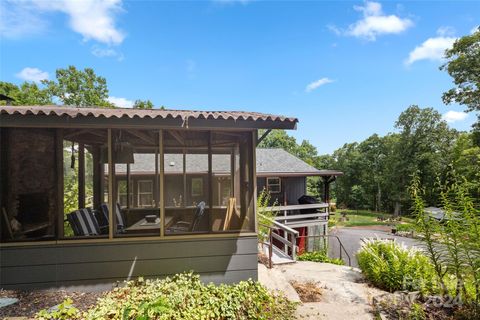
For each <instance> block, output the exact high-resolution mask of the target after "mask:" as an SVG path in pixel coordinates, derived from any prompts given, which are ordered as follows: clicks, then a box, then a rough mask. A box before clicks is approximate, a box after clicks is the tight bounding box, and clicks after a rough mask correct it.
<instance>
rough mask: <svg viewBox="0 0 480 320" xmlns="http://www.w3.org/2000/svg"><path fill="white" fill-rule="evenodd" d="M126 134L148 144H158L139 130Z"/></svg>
mask: <svg viewBox="0 0 480 320" xmlns="http://www.w3.org/2000/svg"><path fill="white" fill-rule="evenodd" d="M125 132H127V133H129V134H131V135H134V136H135V137H137V138H139V139H140V140H143V141H145V142H146V143H149V144H153V145H154V144H156V143H155V139H154V138H153V137H151V136H150V135H149V134H147V133H145V132H142V131H139V130H125Z"/></svg>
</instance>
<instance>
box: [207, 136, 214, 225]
mask: <svg viewBox="0 0 480 320" xmlns="http://www.w3.org/2000/svg"><path fill="white" fill-rule="evenodd" d="M208 207H209V210H208V211H209V212H208V213H209V214H208V228H209V231H210V232H211V231H212V227H213V168H212V131H208Z"/></svg>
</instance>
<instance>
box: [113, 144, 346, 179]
mask: <svg viewBox="0 0 480 320" xmlns="http://www.w3.org/2000/svg"><path fill="white" fill-rule="evenodd" d="M186 159H187V161H186V172H187V173H208V156H207V155H206V154H187V155H186ZM134 160H135V163H133V164H131V165H130V172H131V173H132V174H153V173H154V172H155V167H154V164H155V156H154V155H153V154H135V157H134ZM165 164H166V166H165V173H167V174H168V173H182V172H183V156H182V155H181V154H168V153H167V154H165ZM117 166H118V168H117V169H116V171H117V172H118V173H124V172H125V171H126V166H125V165H117ZM212 166H213V171H214V172H215V173H216V174H222V173H224V174H227V173H228V172H229V170H230V155H227V154H214V155H212ZM271 175H278V176H326V175H334V176H338V175H342V173H341V172H339V171H335V170H318V169H315V168H314V167H312V166H311V165H309V164H308V163H306V162H304V161H303V160H301V159H299V158H297V157H295V156H294V155H292V154H290V153H288V152H286V151H285V150H283V149H263V148H257V176H271Z"/></svg>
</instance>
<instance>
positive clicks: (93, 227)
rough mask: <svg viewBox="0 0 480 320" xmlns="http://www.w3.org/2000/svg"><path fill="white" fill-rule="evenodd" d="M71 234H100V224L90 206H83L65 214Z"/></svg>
mask: <svg viewBox="0 0 480 320" xmlns="http://www.w3.org/2000/svg"><path fill="white" fill-rule="evenodd" d="M67 220H68V222H69V223H70V225H71V227H72V230H73V234H74V235H76V236H97V235H100V233H101V232H100V226H99V225H98V221H97V219H96V218H95V216H94V215H93V212H92V210H91V209H90V208H83V209H78V210H76V211H73V212H71V213H69V214H67Z"/></svg>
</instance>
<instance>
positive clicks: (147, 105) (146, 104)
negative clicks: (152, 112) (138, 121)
mask: <svg viewBox="0 0 480 320" xmlns="http://www.w3.org/2000/svg"><path fill="white" fill-rule="evenodd" d="M133 108H134V109H153V102H152V101H150V100H135V103H134V104H133Z"/></svg>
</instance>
